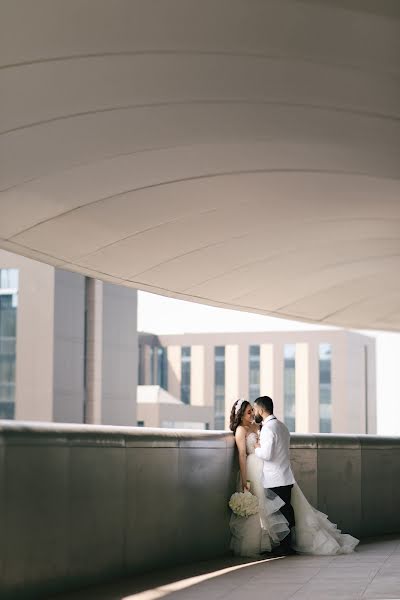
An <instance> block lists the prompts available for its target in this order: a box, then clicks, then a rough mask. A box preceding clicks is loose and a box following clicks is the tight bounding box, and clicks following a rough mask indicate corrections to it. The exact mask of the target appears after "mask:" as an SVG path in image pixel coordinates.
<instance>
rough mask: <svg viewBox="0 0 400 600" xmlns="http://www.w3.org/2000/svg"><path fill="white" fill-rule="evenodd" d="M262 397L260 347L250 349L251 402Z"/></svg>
mask: <svg viewBox="0 0 400 600" xmlns="http://www.w3.org/2000/svg"><path fill="white" fill-rule="evenodd" d="M259 395H260V346H250V348H249V400H250V402H253V401H254V400H255V399H256V398H258V397H259Z"/></svg>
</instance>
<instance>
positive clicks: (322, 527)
mask: <svg viewBox="0 0 400 600" xmlns="http://www.w3.org/2000/svg"><path fill="white" fill-rule="evenodd" d="M292 506H293V509H294V514H295V518H296V527H295V528H294V532H293V533H294V535H293V540H292V543H293V547H294V549H295V550H296V551H297V552H300V553H301V554H316V555H320V556H324V555H326V556H333V555H335V554H350V552H353V551H354V548H355V547H356V546H357V545H358V544H359V540H358V539H357V538H355V537H353V536H352V535H350V534H348V533H342V532H341V531H340V529H338V528H337V525H335V524H334V523H331V522H330V521H329V519H328V516H327V515H325V514H324V513H322V512H320V511H319V510H317V509H315V508H314V507H313V506H311V504H310V503H309V502H308V500H307V498H306V497H305V496H304V494H303V492H302V491H301V489H300V487H299V486H298V485H297V483H295V484H294V486H293V489H292Z"/></svg>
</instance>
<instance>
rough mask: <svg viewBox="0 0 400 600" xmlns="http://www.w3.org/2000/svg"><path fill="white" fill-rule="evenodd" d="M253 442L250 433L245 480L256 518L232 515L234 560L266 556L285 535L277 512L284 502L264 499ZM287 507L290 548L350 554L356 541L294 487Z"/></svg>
mask: <svg viewBox="0 0 400 600" xmlns="http://www.w3.org/2000/svg"><path fill="white" fill-rule="evenodd" d="M257 441H258V436H257V434H256V433H250V434H249V435H248V436H247V438H246V450H247V479H250V481H251V492H252V493H253V494H254V495H255V496H257V498H258V501H259V514H257V515H253V516H251V517H248V518H243V517H238V516H236V515H234V514H232V516H231V521H230V528H231V533H232V542H231V548H232V550H233V551H234V553H235V554H236V555H238V556H248V557H254V556H257V555H259V554H260V553H261V552H269V551H270V550H271V549H272V547H273V546H275V545H277V544H279V542H280V541H281V540H282V539H283V538H285V537H286V535H287V534H288V532H289V529H288V523H287V520H286V519H285V517H284V516H283V515H282V513H281V512H280V510H279V509H280V508H281V506H283V504H284V502H283V501H282V500H281V499H280V498H279V496H277V495H276V494H274V493H273V492H271V491H269V492H268V496H270V497H269V498H266V497H265V490H264V487H263V485H262V470H263V461H262V459H260V458H258V457H257V456H256V455H255V453H254V450H255V445H256V443H257ZM291 503H292V506H293V509H294V513H295V520H296V527H294V529H293V530H292V545H293V547H294V549H295V550H296V551H297V552H299V553H301V554H316V555H323V556H332V555H335V554H349V553H350V552H353V550H354V548H355V547H356V546H357V544H358V543H359V540H358V539H356V538H355V537H353V536H351V535H349V534H344V533H342V532H341V531H340V529H338V528H337V526H336V525H335V524H334V523H331V522H330V521H329V520H328V517H327V515H325V514H324V513H322V512H320V511H318V510H316V509H315V508H313V507H312V506H311V504H310V503H309V502H308V500H307V499H306V497H305V496H304V494H303V492H302V491H301V489H300V487H299V486H298V485H297V483H295V484H294V485H293V489H292V499H291Z"/></svg>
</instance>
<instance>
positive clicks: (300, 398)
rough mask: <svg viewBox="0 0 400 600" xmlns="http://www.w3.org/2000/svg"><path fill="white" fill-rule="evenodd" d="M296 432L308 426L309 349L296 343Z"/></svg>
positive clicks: (302, 431)
mask: <svg viewBox="0 0 400 600" xmlns="http://www.w3.org/2000/svg"><path fill="white" fill-rule="evenodd" d="M295 378H296V379H295V381H296V383H295V386H296V387H295V389H296V404H295V411H296V433H308V432H309V428H310V394H309V350H308V344H306V343H301V344H296V375H295Z"/></svg>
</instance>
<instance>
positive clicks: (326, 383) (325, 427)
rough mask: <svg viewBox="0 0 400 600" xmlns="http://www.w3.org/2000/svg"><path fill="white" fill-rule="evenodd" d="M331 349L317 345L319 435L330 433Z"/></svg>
mask: <svg viewBox="0 0 400 600" xmlns="http://www.w3.org/2000/svg"><path fill="white" fill-rule="evenodd" d="M331 363H332V347H331V345H330V344H320V345H319V430H320V432H321V433H331V431H332V385H331V370H332V368H331V367H332V365H331Z"/></svg>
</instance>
